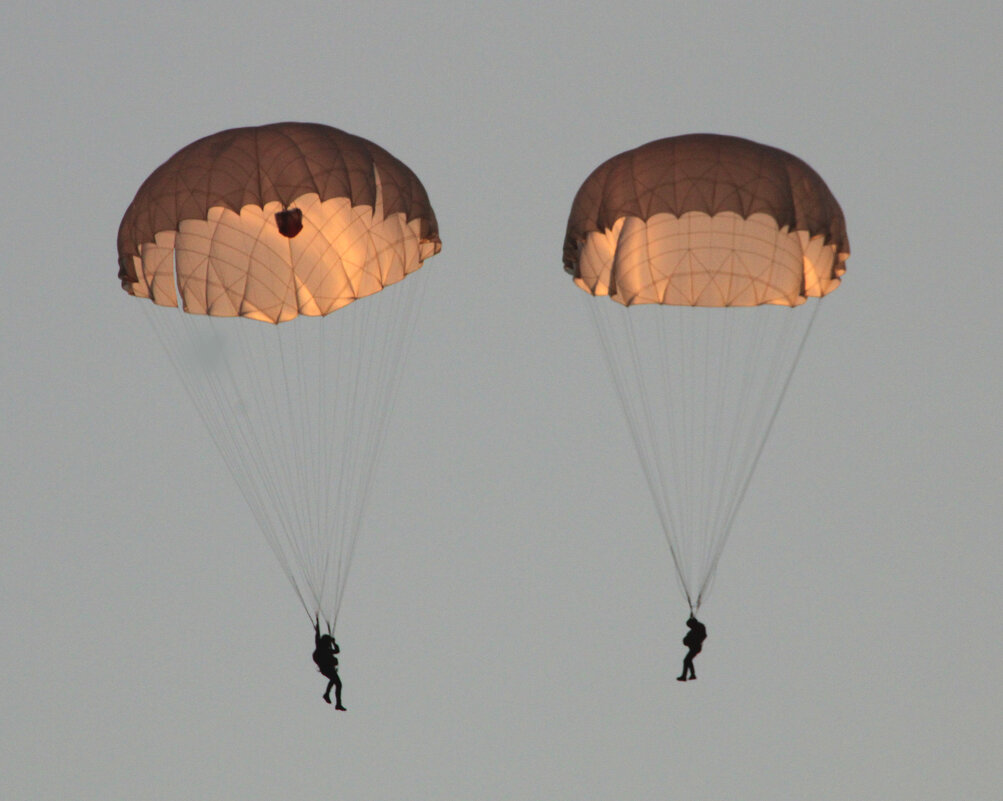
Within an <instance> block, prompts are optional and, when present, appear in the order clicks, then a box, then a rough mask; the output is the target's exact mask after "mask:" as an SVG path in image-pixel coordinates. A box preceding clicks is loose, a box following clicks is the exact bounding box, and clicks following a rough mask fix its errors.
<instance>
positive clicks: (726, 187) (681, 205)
mask: <svg viewBox="0 0 1003 801" xmlns="http://www.w3.org/2000/svg"><path fill="white" fill-rule="evenodd" d="M849 253H850V247H849V242H848V240H847V236H846V223H845V222H844V219H843V213H842V211H841V210H840V207H839V204H838V203H837V202H836V199H835V198H834V197H833V195H832V193H831V192H830V191H829V189H828V188H827V187H826V185H825V183H824V182H823V181H822V179H821V178H820V177H819V175H818V174H817V173H816V172H815V171H814V170H813V169H812V168H811V167H809V166H808V165H807V164H805V163H804V162H803V161H801V160H800V159H798V158H795V157H794V156H792V155H790V154H789V153H785V152H784V151H782V150H778V149H777V148H773V147H768V146H766V145H761V144H757V143H755V142H751V141H749V140H747V139H740V138H737V137H733V136H721V135H717V134H689V135H686V136H677V137H672V138H668V139H660V140H657V141H655V142H650V143H648V144H646V145H642V146H641V147H638V148H636V149H634V150H630V151H627V152H625V153H621V154H620V155H618V156H615V157H613V158H611V159H609V160H608V161H606V162H605V163H603V164H602V165H600V166H599V167H598V168H597V169H596V170H595V171H593V172H592V174H591V175H590V176H589V177H588V178H587V179H586V181H585V183H584V184H583V185H582V187H581V189H579V191H578V194H577V195H576V197H575V199H574V203H573V204H572V207H571V213H570V215H569V219H568V228H567V235H566V237H565V240H564V269H565V270H566V271H567V272H568V273H570V274H571V276H572V277H573V278H574V282H575V284H576V285H577V286H578V287H579V288H581V289H583V290H585V292H586V293H588V294H580V297H581V298H583V302H584V303H585V304H586V305H587V306H588V310H589V312H590V314H591V318H592V320H593V322H594V324H595V328H596V332H597V334H598V338H599V344H600V346H601V347H600V352H601V353H602V359H603V360H604V361H605V363H606V366H607V368H608V370H609V372H610V375H611V377H612V379H613V382H614V384H615V386H616V390H617V395H618V399H619V401H620V405H621V407H622V409H623V412H624V416H625V419H626V422H627V428H628V431H629V434H630V437H631V440H632V442H633V445H634V448H635V449H636V451H637V454H638V457H639V460H640V462H641V466H642V468H643V472H644V478H645V481H646V483H647V486H648V490H649V491H650V493H651V496H652V498H653V500H654V504H655V509H656V512H657V514H658V517H659V521H660V523H661V527H662V530H663V533H664V535H665V539H666V541H667V543H668V546H669V550H670V552H671V555H672V560H673V564H674V566H675V571H676V576H677V578H678V580H679V584H680V586H681V588H682V590H683V593H684V594H685V596H686V599H687V601H688V602H689V605H690V609H691V610H692V611H693V612H696V610H698V609H699V608H700V604H701V603H702V602H703V601H704V600H705V599H706V596H707V593H708V591H709V588H710V586H711V583H712V580H713V577H714V575H715V572H716V570H717V565H718V560H719V559H720V556H721V553H722V551H723V549H724V545H725V542H726V540H727V539H728V536H729V533H730V532H731V530H732V527H733V524H734V521H735V518H736V515H737V512H738V509H739V507H740V505H741V503H742V500H743V498H744V497H745V495H746V491H747V490H748V488H749V486H750V483H751V481H752V476H753V473H754V472H755V468H756V465H757V463H758V461H759V458H760V456H761V454H762V452H763V448H764V446H765V444H766V441H767V438H768V437H769V435H770V432H771V430H772V429H773V428H774V422H775V420H776V418H777V414H778V411H779V408H780V404H781V401H782V400H783V397H784V394H785V393H786V391H787V388H788V386H789V384H790V381H791V377H792V375H793V373H794V369H795V367H796V365H797V363H798V361H799V359H800V357H801V353H802V350H803V347H804V343H805V341H806V339H807V337H808V332H809V331H810V328H811V325H812V322H813V320H814V319H815V315H816V314H817V312H818V308H819V303H820V300H821V298H822V297H823V296H824V295H826V294H828V293H830V292H832V291H833V290H834V289H835V288H836V287H837V286H839V284H840V281H841V279H842V276H843V274H844V272H845V266H844V263H845V261H846V259H847V257H848V256H849ZM603 299H605V300H603ZM609 299H612V300H613V301H616V302H615V303H610V302H609ZM790 501H791V502H796V501H797V499H793V498H792V499H790Z"/></svg>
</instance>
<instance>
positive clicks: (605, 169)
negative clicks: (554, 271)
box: [564, 134, 850, 306]
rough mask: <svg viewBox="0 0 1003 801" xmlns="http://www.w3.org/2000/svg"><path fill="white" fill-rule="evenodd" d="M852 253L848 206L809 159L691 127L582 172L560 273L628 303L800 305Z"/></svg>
mask: <svg viewBox="0 0 1003 801" xmlns="http://www.w3.org/2000/svg"><path fill="white" fill-rule="evenodd" d="M849 254H850V245H849V241H848V240H847V237H846V223H845V222H844V220H843V212H842V211H841V210H840V208H839V204H838V203H837V202H836V199H835V198H834V197H833V195H832V193H831V192H830V191H829V189H828V187H827V186H826V185H825V183H824V182H823V181H822V179H821V178H820V177H819V175H818V174H817V173H816V172H815V171H814V170H813V169H812V168H811V167H809V166H808V165H807V164H805V163H804V162H803V161H801V160H800V159H798V158H796V157H794V156H792V155H790V154H789V153H785V152H784V151H782V150H778V149H777V148H774V147H768V146H767V145H761V144H758V143H756V142H751V141H749V140H747V139H740V138H738V137H734V136H721V135H718V134H688V135H686V136H676V137H670V138H668V139H659V140H657V141H654V142H649V143H648V144H646V145H642V146H641V147H638V148H636V149H634V150H629V151H627V152H625V153H621V154H620V155H618V156H614V157H613V158H611V159H610V160H609V161H607V162H605V163H603V164H602V165H600V166H599V167H598V168H597V169H596V170H595V171H594V172H593V173H592V174H591V175H590V176H589V177H588V179H586V181H585V183H584V184H582V187H581V189H579V190H578V194H577V195H576V196H575V200H574V203H573V205H572V207H571V215H570V217H569V219H568V229H567V235H566V237H565V240H564V269H565V270H566V271H567V272H569V273H570V274H571V275H572V276H574V279H575V283H576V284H577V285H578V286H579V287H581V288H582V289H584V290H586V291H587V292H590V293H592V294H593V295H609V296H610V297H611V298H613V299H614V300H616V301H618V302H620V303H622V304H624V305H627V306H629V305H632V304H636V303H661V304H666V305H683V306H758V305H761V304H767V303H770V304H781V305H789V306H794V305H798V304H800V303H803V302H804V299H805V298H806V297H821V296H822V295H825V294H827V293H828V292H831V291H832V290H833V289H835V288H836V287H837V286H838V285H839V281H840V276H842V275H843V273H844V272H845V267H844V264H843V263H844V261H845V260H846V258H847V257H848V256H849Z"/></svg>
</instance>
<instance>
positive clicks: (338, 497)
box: [118, 122, 441, 628]
mask: <svg viewBox="0 0 1003 801" xmlns="http://www.w3.org/2000/svg"><path fill="white" fill-rule="evenodd" d="M440 248H441V244H440V240H439V235H438V228H437V225H436V221H435V214H434V213H433V212H432V207H431V205H430V203H429V200H428V196H427V195H426V193H425V189H424V187H422V185H421V182H420V181H419V180H418V178H417V177H415V175H414V173H413V172H411V170H410V169H408V168H407V167H406V166H405V165H404V164H402V163H401V162H400V161H398V160H397V159H396V158H394V157H393V156H391V155H390V154H389V153H387V152H386V151H385V150H383V149H382V148H380V147H379V146H377V145H375V144H373V143H372V142H368V141H366V140H365V139H362V138H360V137H358V136H353V135H351V134H348V133H345V132H344V131H339V130H337V129H335V128H330V127H328V126H325V125H317V124H311V123H295V122H284V123H277V124H274V125H263V126H261V127H256V128H235V129H232V130H227V131H222V132H220V133H217V134H213V135H212V136H208V137H206V138H204V139H200V140H199V141H197V142H194V143H193V144H191V145H188V146H187V147H185V148H182V149H181V150H180V151H178V152H177V153H176V154H175V155H173V156H172V157H171V158H170V159H168V160H167V161H166V162H165V163H164V164H163V165H161V166H160V167H158V168H157V169H156V170H155V171H154V172H153V174H152V175H150V177H149V178H147V180H146V181H145V182H144V183H143V184H142V186H141V187H140V189H139V191H138V192H137V193H136V197H135V199H134V200H133V201H132V204H131V205H130V206H129V208H128V210H127V211H126V213H125V216H124V218H123V220H122V224H121V226H120V228H119V232H118V255H119V279H120V280H121V282H122V287H123V288H124V289H125V291H126V292H128V293H129V294H130V295H133V296H135V297H138V298H145V299H148V300H150V301H152V303H143V304H142V308H143V310H144V311H145V312H146V316H147V318H148V319H149V320H150V323H151V324H152V326H153V329H154V331H155V332H156V333H157V335H158V337H159V338H160V340H161V342H162V343H163V345H164V347H165V349H166V351H167V354H168V356H169V357H170V359H171V361H172V363H173V365H174V367H175V369H176V372H177V375H178V377H179V378H180V380H181V383H182V384H183V385H184V387H185V389H186V390H187V392H188V394H189V395H190V397H191V398H192V400H193V401H194V404H195V407H196V409H197V410H198V412H199V414H200V416H201V418H202V420H203V422H204V423H205V425H206V428H207V431H208V434H209V437H208V438H207V439H211V441H212V442H213V443H214V445H215V447H216V448H217V449H218V450H219V451H220V453H221V455H222V457H223V461H224V463H225V464H226V466H227V468H228V469H229V471H230V473H231V475H232V476H233V478H234V480H235V482H236V483H237V485H238V486H239V488H240V490H241V492H242V494H243V495H244V498H245V499H246V501H247V503H248V505H249V507H250V509H251V511H252V513H253V515H254V517H255V519H256V521H257V523H258V526H259V527H260V528H261V530H262V532H263V533H264V535H265V538H266V540H267V542H268V544H269V545H270V546H271V548H272V550H273V551H274V553H275V555H276V557H277V559H278V561H279V563H280V565H281V566H282V568H283V570H284V572H285V574H286V577H287V578H288V580H289V582H290V583H291V585H292V586H293V588H294V590H295V591H296V593H297V595H298V597H299V599H300V601H301V603H302V604H303V607H304V609H305V610H306V612H307V614H308V615H309V616H310V618H311V619H314V617H315V616H316V617H318V618H319V617H323V618H324V619H325V620H326V621H327V623H328V625H329V627H330V628H333V626H334V624H335V623H336V621H337V617H338V611H339V609H340V607H341V602H342V598H343V595H344V591H345V586H346V581H347V578H348V571H349V567H350V565H351V562H352V557H353V554H354V552H355V545H356V541H357V538H358V536H359V533H360V531H361V528H362V520H363V515H364V511H365V508H366V504H367V500H368V498H369V496H370V491H371V489H372V486H373V483H374V477H375V475H376V464H377V460H378V457H379V454H380V451H381V448H382V445H383V442H384V440H385V437H386V433H387V427H388V421H389V418H390V413H391V410H392V409H393V405H394V400H395V397H396V392H397V388H398V386H399V383H400V377H401V373H402V365H403V364H404V362H405V359H406V354H407V350H408V346H409V344H410V341H411V339H412V334H413V331H414V327H415V325H416V320H417V315H418V310H419V308H420V298H421V297H422V295H423V293H424V288H423V287H424V276H423V275H422V274H423V273H424V272H425V271H424V270H419V268H420V267H421V266H422V263H423V261H424V260H425V259H426V258H428V257H429V256H432V255H434V254H435V253H438V252H439V250H440ZM405 278H406V279H407V280H404V279H405ZM179 307H180V308H179ZM332 312H337V313H332ZM239 318H246V319H239ZM255 320H258V321H264V322H267V323H274V325H261V324H260V323H258V322H253V321H255ZM220 495H221V498H220V502H221V503H227V502H228V501H229V497H228V496H227V495H226V493H225V491H221V493H220Z"/></svg>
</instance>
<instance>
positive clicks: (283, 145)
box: [118, 122, 439, 289]
mask: <svg viewBox="0 0 1003 801" xmlns="http://www.w3.org/2000/svg"><path fill="white" fill-rule="evenodd" d="M374 168H375V171H374ZM376 171H378V174H379V179H378V180H379V183H380V191H381V192H382V202H383V210H384V214H385V215H387V216H389V215H391V214H394V213H400V214H403V215H405V217H406V219H407V220H409V221H410V220H418V221H419V222H420V229H421V237H422V239H423V240H427V241H430V242H434V243H436V244H437V243H438V242H439V235H438V226H437V224H436V220H435V214H434V212H433V211H432V206H431V204H430V203H429V200H428V195H427V194H426V193H425V189H424V187H423V186H422V185H421V182H420V181H419V180H418V178H417V177H416V176H415V174H414V173H413V172H411V170H410V169H408V167H407V166H406V165H404V164H403V163H402V162H400V161H399V160H397V159H396V158H394V157H393V156H392V155H390V154H389V153H388V152H387V151H385V150H384V149H383V148H381V147H380V146H379V145H376V144H374V143H372V142H370V141H368V140H366V139H363V138H362V137H359V136H354V135H352V134H349V133H346V132H344V131H340V130H338V129H337V128H331V127H329V126H327V125H320V124H317V123H305V122H279V123H274V124H271V125H262V126H259V127H250V128H231V129H229V130H226V131H220V132H219V133H216V134H213V135H211V136H207V137H205V138H204V139H199V140H198V141H197V142H193V143H192V144H190V145H188V146H186V147H184V148H182V149H181V150H179V151H178V152H177V153H175V154H174V155H173V156H171V158H169V159H168V160H167V161H166V162H164V163H163V164H162V165H161V166H160V167H158V168H157V169H156V170H155V171H154V172H153V174H152V175H150V177H149V178H147V179H146V181H144V182H143V185H142V186H141V187H140V188H139V191H138V192H137V193H136V197H135V198H134V199H133V201H132V204H131V205H130V206H129V209H128V210H127V211H126V213H125V217H124V218H123V219H122V224H121V226H120V227H119V231H118V254H119V266H120V270H119V278H120V279H122V282H123V286H124V287H126V288H127V289H128V287H129V286H131V285H132V284H134V283H135V282H136V281H137V276H136V273H135V267H134V261H133V257H134V256H138V255H140V249H141V248H142V246H143V245H144V244H145V243H149V242H153V241H154V238H155V235H156V234H157V233H158V232H161V231H171V230H177V229H178V226H179V224H180V223H181V221H182V220H186V219H194V220H204V219H206V217H207V214H208V210H209V209H210V208H212V207H223V208H226V209H230V210H231V211H234V212H237V213H239V212H240V210H241V208H243V207H244V206H248V205H254V206H262V207H263V206H264V205H265V204H266V203H268V202H269V201H278V202H280V203H282V204H283V206H285V205H287V204H289V203H292V202H293V201H295V200H296V198H298V197H300V196H302V195H305V194H311V193H316V194H317V195H318V196H319V197H320V200H321V201H324V200H328V199H331V198H339V197H344V198H348V199H349V200H350V202H351V204H352V205H353V206H370V207H372V206H374V205H375V203H376V194H377V177H376ZM437 249H438V248H436V250H437Z"/></svg>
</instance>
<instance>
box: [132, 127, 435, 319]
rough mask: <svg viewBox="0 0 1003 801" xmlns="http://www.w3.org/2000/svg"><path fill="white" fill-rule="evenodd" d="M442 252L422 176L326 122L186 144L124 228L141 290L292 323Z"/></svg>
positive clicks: (192, 307) (199, 308)
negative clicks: (297, 318) (420, 179)
mask: <svg viewBox="0 0 1003 801" xmlns="http://www.w3.org/2000/svg"><path fill="white" fill-rule="evenodd" d="M440 248H441V243H440V241H439V235H438V228H437V225H436V221H435V214H434V213H433V211H432V207H431V205H430V203H429V200H428V195H427V194H426V193H425V189H424V187H423V186H422V185H421V182H420V181H419V180H418V178H417V177H416V176H415V174H414V173H413V172H411V170H410V169H408V168H407V167H406V166H405V165H404V164H403V163H401V162H400V161H398V160H397V159H396V158H394V157H393V156H391V155H390V154H389V153H387V151H385V150H383V148H381V147H379V146H378V145H375V144H373V143H372V142H369V141H367V140H365V139H362V138H361V137H358V136H353V135H352V134H349V133H345V132H344V131H339V130H338V129H336V128H330V127H328V126H326V125H318V124H314V123H300V122H281V123H275V124H272V125H262V126H260V127H251V128H233V129H230V130H227V131H221V132H220V133H216V134H213V135H212V136H207V137H205V138H204V139H200V140H198V141H197V142H194V143H192V144H190V145H188V146H187V147H184V148H182V149H181V150H180V151H178V152H177V153H175V154H174V155H173V156H171V158H170V159H168V160H167V161H166V162H165V163H164V164H162V165H161V166H160V167H158V168H157V169H156V170H155V171H154V172H153V174H152V175H150V177H149V178H147V179H146V181H145V182H144V183H143V185H142V186H141V187H140V188H139V191H138V192H137V193H136V197H135V199H134V200H133V201H132V204H131V205H130V206H129V208H128V210H127V211H126V213H125V217H124V218H123V219H122V224H121V226H120V227H119V231H118V261H119V278H120V279H121V281H122V287H123V288H124V289H125V291H126V292H128V293H129V294H131V295H135V296H138V297H144V298H149V299H151V300H152V301H153V302H155V303H157V304H159V305H162V306H177V305H178V295H179V294H180V296H181V303H182V305H183V308H184V310H185V311H186V312H190V313H193V314H208V315H214V316H223V317H236V316H241V317H250V318H253V319H257V320H266V321H269V322H274V323H278V322H283V321H285V320H289V319H292V318H294V317H296V316H297V315H299V314H307V315H324V314H328V313H330V312H332V311H334V310H336V309H339V308H341V307H343V306H345V305H347V304H349V303H351V302H352V301H354V300H356V299H357V298H360V297H363V296H366V295H370V294H372V293H374V292H378V291H379V290H381V289H382V288H383V287H384V286H387V285H389V284H392V283H395V282H397V281H399V280H401V279H402V278H404V277H405V276H406V275H408V274H409V273H411V272H414V271H415V270H417V269H418V268H419V267H421V264H422V262H423V260H424V259H426V258H428V257H429V256H432V255H434V254H435V253H438V252H439V250H440Z"/></svg>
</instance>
